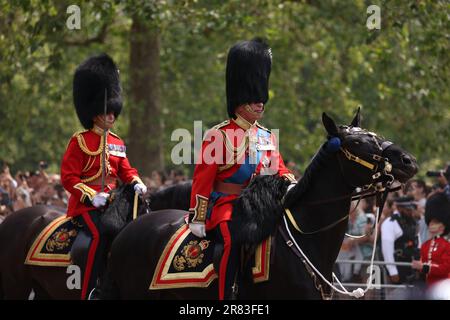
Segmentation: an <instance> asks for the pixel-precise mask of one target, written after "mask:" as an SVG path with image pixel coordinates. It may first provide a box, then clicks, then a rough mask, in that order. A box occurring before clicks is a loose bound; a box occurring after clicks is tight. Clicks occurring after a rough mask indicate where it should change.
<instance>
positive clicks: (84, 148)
mask: <svg viewBox="0 0 450 320" xmlns="http://www.w3.org/2000/svg"><path fill="white" fill-rule="evenodd" d="M77 140H78V145H79V146H80V149H81V150H82V151H83V152H84V153H86V154H87V155H89V156H98V155H99V154H101V153H102V152H103V136H101V137H100V146H99V147H98V149H97V151H91V150H89V149H88V147H87V146H86V142H85V141H84V138H83V136H82V135H81V134H78V135H77Z"/></svg>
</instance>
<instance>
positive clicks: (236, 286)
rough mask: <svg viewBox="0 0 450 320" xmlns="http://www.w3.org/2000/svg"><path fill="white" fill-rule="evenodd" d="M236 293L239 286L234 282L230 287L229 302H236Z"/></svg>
mask: <svg viewBox="0 0 450 320" xmlns="http://www.w3.org/2000/svg"><path fill="white" fill-rule="evenodd" d="M238 292H239V286H238V284H237V283H236V282H235V283H233V285H232V286H231V297H230V298H231V300H237V297H238Z"/></svg>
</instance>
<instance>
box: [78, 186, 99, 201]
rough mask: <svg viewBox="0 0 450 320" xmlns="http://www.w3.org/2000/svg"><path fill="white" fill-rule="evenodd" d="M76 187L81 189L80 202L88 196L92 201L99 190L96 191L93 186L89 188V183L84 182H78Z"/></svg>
mask: <svg viewBox="0 0 450 320" xmlns="http://www.w3.org/2000/svg"><path fill="white" fill-rule="evenodd" d="M73 187H74V188H75V189H78V190H80V191H81V198H80V202H84V200H85V199H86V197H88V198H89V200H91V201H92V199H94V196H95V195H96V194H97V191H95V190H94V189H92V188H89V187H88V186H87V185H85V184H84V183H77V184H76V185H74V186H73Z"/></svg>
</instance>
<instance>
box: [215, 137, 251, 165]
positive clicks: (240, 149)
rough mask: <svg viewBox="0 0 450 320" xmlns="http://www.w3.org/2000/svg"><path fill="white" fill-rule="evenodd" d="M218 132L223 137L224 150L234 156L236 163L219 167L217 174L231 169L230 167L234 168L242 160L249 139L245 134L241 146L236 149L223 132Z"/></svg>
mask: <svg viewBox="0 0 450 320" xmlns="http://www.w3.org/2000/svg"><path fill="white" fill-rule="evenodd" d="M219 131H220V132H221V133H222V135H223V138H224V141H225V147H226V149H227V150H228V151H229V152H231V153H232V154H233V155H234V159H235V161H236V162H232V163H226V164H224V165H223V166H220V167H219V172H222V171H225V170H227V169H229V168H231V167H232V166H234V165H235V164H236V163H237V162H238V161H239V160H240V159H241V158H242V156H243V155H244V153H245V150H247V148H248V144H249V137H248V135H247V134H246V135H245V137H244V141H243V142H242V143H241V145H240V146H238V147H234V146H233V143H232V142H231V141H230V139H228V137H227V135H226V133H225V131H223V130H219Z"/></svg>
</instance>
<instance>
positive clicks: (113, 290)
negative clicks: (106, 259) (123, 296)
mask: <svg viewBox="0 0 450 320" xmlns="http://www.w3.org/2000/svg"><path fill="white" fill-rule="evenodd" d="M119 299H120V290H119V287H118V286H117V284H116V282H115V281H114V279H113V276H112V271H111V264H110V263H109V264H108V267H107V269H106V273H105V274H104V276H103V282H102V285H101V288H100V300H119Z"/></svg>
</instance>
